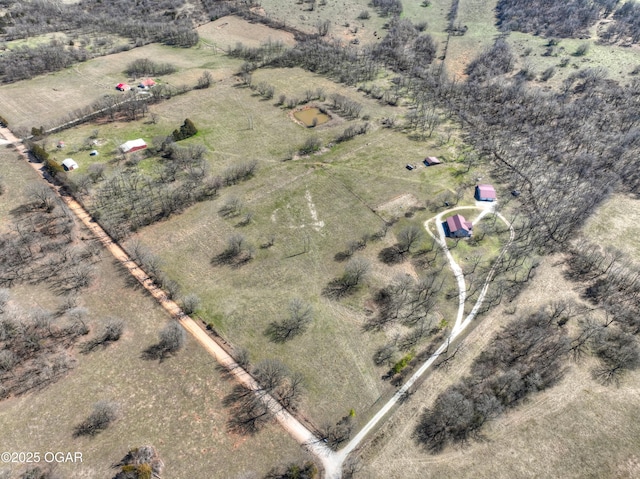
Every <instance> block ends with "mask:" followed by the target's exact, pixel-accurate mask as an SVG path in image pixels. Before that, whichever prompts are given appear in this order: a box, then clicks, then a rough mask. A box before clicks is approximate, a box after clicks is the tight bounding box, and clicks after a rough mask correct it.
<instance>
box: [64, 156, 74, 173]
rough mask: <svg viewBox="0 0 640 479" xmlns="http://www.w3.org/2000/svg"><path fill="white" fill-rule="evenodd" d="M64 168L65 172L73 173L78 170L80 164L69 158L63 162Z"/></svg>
mask: <svg viewBox="0 0 640 479" xmlns="http://www.w3.org/2000/svg"><path fill="white" fill-rule="evenodd" d="M62 167H63V168H64V171H73V170H75V169H76V168H78V163H76V162H75V161H74V160H73V158H67V159H66V160H64V161H63V162H62Z"/></svg>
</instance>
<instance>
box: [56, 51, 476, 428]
mask: <svg viewBox="0 0 640 479" xmlns="http://www.w3.org/2000/svg"><path fill="white" fill-rule="evenodd" d="M211 58H212V62H214V63H215V62H218V64H221V65H224V68H226V70H225V69H224V68H221V69H220V70H216V69H214V70H213V73H214V75H220V76H221V77H222V76H224V75H225V74H226V75H230V73H229V71H233V70H234V68H238V67H239V65H240V64H241V61H239V60H231V59H228V58H226V57H223V56H221V55H219V54H217V55H213V54H212V55H211ZM94 68H97V66H94ZM103 68H104V69H105V70H108V68H107V67H106V66H103ZM194 70H196V68H194V69H192V70H187V71H186V73H187V74H189V73H190V72H191V71H194ZM253 77H254V82H260V81H266V82H268V83H270V84H272V85H273V86H274V87H275V90H276V92H275V97H276V98H277V97H278V96H279V95H280V94H284V95H286V96H287V97H296V98H303V97H304V92H305V90H306V89H309V88H311V89H316V88H323V89H324V90H325V94H326V95H327V96H329V95H330V94H332V93H339V94H341V95H344V96H347V97H349V98H350V99H352V100H355V101H358V102H360V103H362V104H363V115H364V114H366V115H368V116H369V117H370V118H369V120H368V121H369V122H370V124H371V127H372V131H371V132H370V133H369V134H367V135H363V136H359V137H356V138H355V139H353V140H352V141H350V142H346V143H341V144H338V145H335V146H333V147H331V148H330V149H329V150H327V151H325V152H323V153H321V154H318V155H312V156H311V157H309V158H303V159H299V160H295V161H289V162H285V161H283V160H285V159H286V158H288V157H290V154H291V152H292V150H294V151H295V150H296V149H297V147H299V146H300V145H302V143H303V142H304V141H305V140H306V139H307V138H309V137H311V136H317V137H319V138H320V139H321V141H322V143H323V144H325V145H327V144H329V143H330V142H331V141H332V140H333V139H335V138H336V137H337V136H338V135H339V134H341V133H342V131H343V130H344V129H345V128H346V127H347V126H349V125H350V124H353V123H354V122H353V121H349V120H346V119H343V118H341V117H340V116H339V115H334V119H333V120H332V121H331V122H329V123H327V124H325V125H322V126H321V127H317V128H313V129H311V128H303V127H301V126H299V125H298V124H296V123H294V122H293V121H292V120H291V119H290V118H289V111H288V110H285V109H282V108H280V107H278V106H275V105H274V103H275V100H273V99H272V100H268V101H265V100H263V99H261V98H260V97H257V96H255V94H254V92H253V91H252V90H250V89H248V88H246V87H244V86H242V85H240V83H239V82H238V81H237V79H236V78H235V77H232V76H227V77H225V78H221V81H218V82H216V83H215V84H214V85H213V86H212V87H211V88H209V89H207V90H198V91H193V92H189V93H187V94H185V95H181V96H178V97H175V98H173V99H171V100H170V101H167V102H164V103H161V104H158V105H154V106H152V107H151V111H152V112H153V113H154V114H155V115H157V118H158V121H157V122H156V123H151V122H149V121H148V118H145V119H141V120H139V121H136V122H130V123H105V124H102V125H99V126H98V127H96V126H95V125H84V126H81V127H77V128H74V129H70V130H66V131H64V132H61V133H60V134H58V135H56V138H55V140H56V141H57V140H59V139H61V140H64V141H65V142H66V147H65V150H63V152H61V153H59V154H58V155H57V156H59V158H58V159H62V158H63V157H65V156H67V155H69V156H72V157H74V159H76V161H78V163H79V164H80V170H79V171H78V172H73V173H72V175H75V174H77V173H82V172H83V171H84V170H85V169H86V168H87V167H88V165H89V164H90V163H91V162H94V161H100V162H109V161H110V160H111V159H113V158H114V152H115V147H116V145H118V144H120V143H122V142H124V141H126V140H129V139H133V138H137V137H143V138H145V139H146V140H147V141H150V140H152V139H153V138H155V137H156V136H158V135H163V136H165V135H167V134H169V133H170V132H171V131H172V130H173V129H175V128H176V127H177V126H179V125H180V123H182V121H183V120H184V118H186V117H189V118H190V119H191V120H192V121H193V122H194V123H195V124H196V126H197V127H198V129H199V133H198V135H197V136H196V137H194V138H192V139H190V140H188V141H186V142H185V143H186V144H188V143H190V142H192V143H196V144H197V143H202V144H205V145H206V146H207V147H208V148H209V150H210V151H209V153H208V159H209V160H210V164H211V169H212V172H213V173H219V172H221V171H222V170H224V169H225V168H226V167H228V166H230V165H232V164H234V163H236V162H238V161H243V160H246V159H257V160H258V161H259V165H260V166H259V168H260V169H259V171H258V174H257V175H256V178H254V179H252V180H250V181H248V182H246V183H244V184H242V185H238V186H234V187H230V188H226V189H224V190H223V191H222V193H221V197H220V198H219V199H216V200H214V201H212V202H206V203H201V204H198V205H196V206H194V207H192V208H190V209H189V210H187V211H186V212H185V213H183V214H182V215H180V216H176V217H173V218H171V219H170V220H168V221H165V222H162V223H159V224H156V225H154V226H151V227H148V228H145V229H144V230H142V231H141V232H140V233H139V235H138V236H139V239H140V240H141V241H142V242H143V243H144V244H147V245H148V246H149V247H150V248H151V249H152V250H153V251H154V252H156V253H157V254H159V255H160V256H161V257H162V259H163V260H164V263H165V266H164V269H165V270H166V272H167V273H168V274H169V275H170V276H171V277H172V278H174V279H175V280H177V281H178V282H179V283H180V284H181V286H182V289H183V291H185V292H195V293H197V294H198V295H199V296H200V297H201V298H202V299H203V308H202V311H200V314H201V315H202V317H203V318H204V319H205V320H206V321H208V322H211V323H212V324H214V325H215V326H216V328H218V329H219V330H220V332H221V333H223V334H224V335H225V337H227V338H228V339H229V340H230V341H231V342H232V343H233V344H238V345H242V346H244V347H246V348H248V349H249V351H250V352H251V354H252V360H253V362H258V361H260V360H262V359H265V358H268V357H278V358H280V359H282V360H283V361H285V362H286V363H287V364H288V365H289V367H290V368H291V369H292V370H294V371H298V372H301V373H302V374H303V375H304V376H305V377H306V378H307V382H308V384H307V387H308V395H307V396H308V399H307V402H306V404H305V408H304V410H305V412H306V413H307V414H308V415H309V416H310V417H311V418H312V419H313V420H314V421H315V422H316V423H323V422H335V421H337V420H338V419H340V418H341V417H342V416H343V415H345V414H346V413H347V412H348V411H349V410H350V409H352V408H353V409H355V410H356V411H357V413H358V414H359V413H360V412H361V411H366V410H367V409H368V408H369V407H371V405H372V404H374V403H375V402H376V401H377V400H378V399H379V397H380V396H381V395H384V394H386V393H387V392H388V391H389V386H388V385H387V384H386V383H384V382H382V381H380V380H379V379H377V378H378V377H380V376H381V375H382V374H384V372H385V371H382V370H378V369H377V368H376V367H375V366H374V365H373V362H372V359H371V357H372V355H373V352H374V351H375V349H376V348H377V347H378V346H380V345H381V344H383V342H385V341H386V339H387V338H386V337H385V335H384V334H372V333H363V332H362V330H361V329H362V326H363V324H364V322H365V321H366V317H365V316H364V313H363V304H364V302H365V301H366V300H367V299H368V297H369V293H368V291H369V290H371V291H372V290H373V289H375V288H377V287H381V286H383V285H385V284H387V283H388V282H390V281H391V279H392V278H393V277H394V276H395V275H396V274H399V273H405V272H407V270H406V268H407V267H409V268H410V264H409V263H406V264H403V265H399V266H394V267H387V266H383V265H381V264H380V263H378V260H377V254H378V252H379V251H380V249H382V248H383V247H386V246H390V245H391V244H393V242H394V241H395V239H394V237H393V232H394V231H395V232H397V230H398V229H397V228H396V229H394V230H393V231H392V234H391V235H389V236H388V238H387V239H385V241H383V242H380V243H377V244H372V245H370V246H369V247H368V248H367V249H366V250H365V251H364V252H363V253H362V254H363V255H364V256H366V257H368V258H369V259H370V260H371V261H372V263H373V264H374V265H375V266H374V268H373V274H372V275H371V279H370V280H369V282H368V285H367V286H368V288H364V289H363V290H362V291H361V292H360V293H359V294H357V295H355V296H354V297H351V298H348V299H346V300H343V301H342V302H335V301H330V300H327V299H325V298H324V297H323V296H322V295H321V293H322V289H323V288H324V286H325V285H326V284H327V283H328V282H329V281H330V280H332V279H333V278H335V277H337V276H339V275H340V274H342V271H343V268H344V266H343V265H342V264H340V263H336V262H335V261H334V260H333V257H334V255H335V254H336V253H338V252H339V251H342V250H344V249H345V247H346V245H347V243H348V242H349V241H353V240H358V239H360V238H361V237H362V236H363V235H364V234H371V233H374V232H376V231H378V230H379V229H380V228H381V226H382V223H383V219H384V220H388V219H390V218H391V217H392V216H393V214H388V212H387V211H385V205H387V204H388V203H389V202H390V201H393V200H394V199H395V198H397V197H400V196H402V195H412V196H413V197H414V198H415V201H416V202H417V205H419V206H424V204H425V203H426V201H427V200H429V199H432V198H433V197H434V196H436V195H438V194H440V193H442V192H443V191H445V190H447V189H454V188H456V187H457V186H458V185H459V184H461V182H462V181H467V182H472V179H473V178H474V177H475V176H483V175H484V174H485V172H480V171H475V170H472V171H470V172H469V173H467V174H466V175H456V174H455V173H456V171H457V170H458V169H460V168H462V165H459V164H458V163H456V159H457V158H458V156H459V155H460V149H461V148H462V146H463V145H462V143H460V142H459V140H457V138H456V137H455V136H453V137H452V138H449V141H446V140H445V139H444V133H443V132H442V131H436V133H435V134H434V135H433V137H432V138H430V139H427V140H426V141H424V142H420V141H411V140H408V139H407V136H406V135H404V134H402V133H400V132H397V131H393V130H388V129H382V128H381V127H380V126H379V120H380V119H381V118H384V117H388V116H392V115H401V114H402V112H403V110H402V108H397V107H390V106H382V105H380V104H379V103H378V102H376V101H373V100H370V99H368V98H365V97H363V96H362V94H361V93H359V92H357V91H356V90H355V89H354V88H346V87H342V86H340V85H336V84H334V83H332V82H331V81H329V80H327V79H326V78H323V77H319V76H318V75H314V74H312V73H309V72H305V71H303V70H301V69H297V68H294V69H265V70H259V71H256V72H255V73H254V75H253ZM180 78H181V77H180V76H179V75H178V76H177V77H176V81H180ZM250 125H252V128H250ZM96 128H97V129H98V141H99V145H98V146H97V149H98V151H99V152H100V156H98V157H90V156H89V155H88V151H87V150H82V147H83V144H84V143H85V141H86V139H87V138H88V137H89V136H90V135H92V134H93V133H94V131H93V130H95V129H96ZM239 145H241V146H239ZM433 155H436V156H439V157H441V158H442V159H443V160H444V161H445V164H444V165H441V166H438V167H432V168H425V167H424V166H422V165H421V160H422V159H423V158H424V157H426V156H433ZM157 161H158V160H157V159H149V160H145V161H144V162H143V164H144V167H145V169H147V170H152V169H153V165H154V163H155V162H157ZM407 163H413V164H418V165H420V166H419V167H418V168H417V169H416V170H414V171H411V172H410V171H407V170H406V169H405V165H406V164H407ZM472 194H473V191H472V189H470V190H469V191H468V192H467V195H466V197H465V199H464V201H469V202H471V204H472V201H473V200H472V198H471V197H472ZM230 197H238V198H241V199H242V201H243V202H244V211H245V212H250V213H252V214H253V220H252V223H251V224H250V225H248V226H245V227H242V228H240V227H238V222H239V219H231V220H225V219H223V218H221V217H220V215H219V214H218V209H219V208H220V206H221V205H222V204H224V202H225V201H226V200H227V198H230ZM405 212H406V211H400V212H398V213H395V214H399V215H402V214H404V213H405ZM430 215H432V213H429V212H424V213H420V215H418V216H417V217H416V220H417V221H418V220H419V221H424V220H426V219H427V218H428V217H429V216H430ZM235 233H241V234H243V235H245V236H246V237H247V239H248V240H249V241H250V242H251V243H252V244H253V245H254V247H255V248H256V258H255V260H254V261H253V262H251V263H250V264H248V265H246V266H244V267H243V268H240V269H232V268H229V267H219V266H217V267H214V266H212V265H211V264H210V261H211V259H212V258H213V257H214V256H215V255H216V254H218V253H220V252H221V251H222V250H223V249H224V247H225V243H226V241H227V238H228V237H229V236H231V235H232V234H235ZM270 235H274V237H275V238H276V241H275V245H274V246H273V247H272V248H270V249H260V248H258V246H259V245H260V244H261V243H263V242H265V241H266V239H267V237H269V236H270ZM305 251H306V252H305ZM410 272H411V271H410ZM411 273H412V274H415V272H411ZM294 297H301V298H302V299H304V300H306V301H309V302H310V303H311V304H312V305H313V307H314V309H315V311H316V312H315V317H316V320H315V322H314V325H313V327H312V328H311V330H310V331H309V332H307V334H306V335H304V336H303V337H301V338H297V339H294V340H292V341H290V342H289V343H286V344H284V345H279V344H274V343H272V342H270V341H269V340H268V339H267V338H266V337H265V335H264V331H265V329H266V327H267V325H268V324H269V323H270V322H272V321H274V320H277V319H280V318H281V317H282V316H283V315H284V314H285V311H286V307H287V305H288V303H289V301H290V300H291V299H293V298H294ZM441 313H442V314H443V315H449V314H453V309H452V308H450V307H449V305H447V304H445V305H443V306H442V308H441ZM328 345H330V346H328ZM358 417H359V416H358Z"/></svg>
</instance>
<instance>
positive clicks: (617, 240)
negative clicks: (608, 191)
mask: <svg viewBox="0 0 640 479" xmlns="http://www.w3.org/2000/svg"><path fill="white" fill-rule="evenodd" d="M638 221H640V212H639V211H638V200H637V198H634V197H632V196H625V195H622V194H617V195H613V196H612V197H611V198H609V200H607V201H606V202H605V203H604V204H603V205H602V206H601V207H600V208H598V211H597V212H596V214H594V215H593V216H592V217H591V218H589V220H588V221H587V223H586V224H585V226H584V234H585V236H586V237H587V238H589V239H591V240H592V241H597V242H600V243H603V244H606V245H609V246H611V247H613V248H616V249H619V250H620V251H622V252H624V253H626V254H627V255H628V256H629V257H630V258H634V259H635V260H637V259H638V258H640V244H638V242H637V241H635V238H637V237H638V235H639V234H640V226H639V223H638Z"/></svg>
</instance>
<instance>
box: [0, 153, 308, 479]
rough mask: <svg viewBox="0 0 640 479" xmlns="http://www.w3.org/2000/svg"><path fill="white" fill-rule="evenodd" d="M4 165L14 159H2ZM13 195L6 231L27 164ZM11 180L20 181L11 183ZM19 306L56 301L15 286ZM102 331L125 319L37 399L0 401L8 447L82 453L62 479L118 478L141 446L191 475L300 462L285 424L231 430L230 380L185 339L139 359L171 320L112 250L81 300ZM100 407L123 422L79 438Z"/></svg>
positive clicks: (169, 470) (30, 174) (0, 219)
mask: <svg viewBox="0 0 640 479" xmlns="http://www.w3.org/2000/svg"><path fill="white" fill-rule="evenodd" d="M2 156H3V157H2V160H3V164H5V165H6V164H8V162H9V161H14V160H13V159H12V158H8V159H7V158H5V155H4V152H3V154H2ZM7 170H9V171H10V174H11V175H15V178H13V176H11V177H8V176H7V175H5V178H9V179H11V183H10V185H9V189H8V193H11V195H10V196H6V198H5V197H4V196H3V198H2V203H0V206H1V208H0V224H2V225H6V223H7V222H8V219H9V218H8V215H7V210H8V209H10V208H13V207H15V206H18V205H19V204H20V203H21V202H22V201H23V199H24V197H23V196H21V191H22V184H24V183H28V182H29V181H36V179H37V176H36V174H35V172H34V171H33V170H32V169H31V168H30V167H29V166H28V165H27V164H26V163H24V162H16V163H15V164H14V165H13V167H12V168H7ZM14 180H15V181H14ZM11 292H12V297H13V298H14V300H15V302H16V303H17V304H18V305H20V306H21V307H23V308H25V309H30V308H33V307H34V306H36V305H39V306H41V307H44V308H49V309H55V308H56V307H57V305H58V303H59V300H58V299H57V298H56V297H55V296H54V295H53V294H52V293H51V291H50V290H49V289H48V288H47V287H46V285H41V286H38V287H27V286H16V287H14V288H12V290H11ZM81 303H82V305H83V306H85V307H87V309H88V310H89V312H90V318H91V324H92V326H93V327H98V326H99V324H100V323H101V322H102V321H104V320H105V318H107V317H109V316H115V317H119V318H122V319H124V320H125V324H126V326H125V333H124V334H123V337H122V338H121V339H120V341H118V342H117V343H116V344H113V345H111V346H109V347H108V348H106V349H104V350H98V351H95V352H93V353H91V354H88V355H81V354H79V353H78V352H77V351H75V350H73V351H71V353H72V354H74V356H75V357H76V358H77V361H78V362H77V367H76V368H75V369H74V370H72V371H71V373H70V374H69V375H68V376H66V377H65V378H63V379H62V380H60V381H59V382H57V383H55V384H53V385H52V386H50V387H48V388H46V389H44V390H42V391H38V392H34V393H31V394H27V395H25V396H22V397H19V398H12V399H8V400H5V401H2V402H0V430H2V444H3V447H4V450H9V451H40V452H42V453H44V452H46V451H79V452H82V454H83V462H82V464H72V463H67V464H60V466H59V467H58V472H59V473H60V474H61V475H62V476H63V477H68V478H80V477H105V478H106V477H112V476H113V475H114V474H115V470H114V469H112V464H114V463H116V462H117V461H119V460H120V459H121V458H122V457H123V456H124V454H126V452H127V451H128V450H129V449H130V448H132V447H135V446H140V445H144V444H152V445H154V446H156V448H157V449H158V451H159V453H160V455H161V457H162V458H163V460H164V462H165V464H166V469H165V475H166V476H167V477H174V478H193V477H220V478H222V477H224V478H236V477H238V478H239V477H248V476H250V475H251V474H254V475H255V476H256V477H262V475H264V474H266V472H267V471H268V470H269V469H270V468H271V467H273V466H275V465H277V464H280V463H281V462H289V461H297V460H302V459H303V458H304V457H305V455H304V453H303V451H302V450H301V449H300V447H299V446H298V445H297V444H296V443H295V442H294V441H293V440H292V439H291V438H289V436H288V435H287V434H286V433H285V432H283V431H282V430H281V429H280V428H279V426H277V425H273V426H269V427H268V428H267V429H265V430H264V431H262V432H260V433H259V434H258V435H256V436H253V437H241V436H235V435H233V434H229V433H227V432H226V422H227V420H228V419H229V416H228V414H227V410H226V408H225V407H224V406H223V404H222V399H223V398H224V396H225V395H226V394H227V393H229V391H230V389H231V386H232V383H230V382H228V381H225V380H222V379H221V377H220V373H219V372H218V371H217V369H216V363H215V360H214V359H213V358H211V357H210V356H208V355H207V354H206V353H205V352H204V351H203V350H202V349H201V348H200V346H199V345H198V344H196V343H195V342H193V341H192V340H191V339H190V338H188V339H187V344H186V347H185V349H183V350H182V351H180V352H179V353H178V354H177V355H176V356H175V357H172V358H170V359H168V360H166V361H164V362H162V363H159V362H154V361H147V360H144V359H142V358H141V353H142V350H143V349H144V348H145V347H147V346H150V345H152V344H154V343H155V342H156V341H157V335H158V331H159V330H160V329H161V328H162V327H163V326H164V324H165V323H166V322H167V321H168V317H167V316H166V314H165V312H164V311H163V310H161V309H160V308H159V307H158V306H157V305H156V304H155V302H154V301H153V300H152V299H151V298H149V297H148V296H146V295H145V294H144V293H142V292H141V291H140V290H139V289H137V288H132V287H131V285H130V284H129V283H128V282H127V280H126V278H125V276H124V273H123V271H122V270H121V269H120V268H119V267H117V266H114V264H113V263H112V259H111V257H109V256H108V255H107V254H106V253H103V255H102V256H101V260H100V262H99V263H98V264H97V271H96V274H95V280H94V283H93V284H92V286H91V287H90V288H89V289H88V290H86V291H84V292H83V293H82V294H81ZM99 400H115V401H117V402H118V403H119V404H120V408H121V417H120V419H119V420H118V421H117V422H116V423H114V424H113V426H112V427H111V428H109V429H108V430H106V431H104V432H103V433H101V434H99V435H98V436H96V437H95V438H73V437H72V433H73V428H74V427H75V426H76V425H77V424H78V423H79V422H80V421H82V420H83V419H84V418H85V417H86V416H87V415H88V414H89V412H90V411H91V407H92V404H94V403H95V402H96V401H99ZM21 470H22V468H21V466H17V465H16V466H15V467H13V469H12V466H10V465H8V464H3V465H2V466H0V476H2V477H6V476H5V475H4V474H8V475H9V477H15V474H17V473H18V471H21Z"/></svg>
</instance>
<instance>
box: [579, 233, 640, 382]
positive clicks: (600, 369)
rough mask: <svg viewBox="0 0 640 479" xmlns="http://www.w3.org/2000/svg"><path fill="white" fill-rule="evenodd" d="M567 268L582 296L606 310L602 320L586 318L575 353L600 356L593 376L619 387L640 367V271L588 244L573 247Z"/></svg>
mask: <svg viewBox="0 0 640 479" xmlns="http://www.w3.org/2000/svg"><path fill="white" fill-rule="evenodd" d="M567 265H568V267H569V270H568V274H569V276H570V277H571V278H572V279H574V280H577V281H580V283H581V284H582V285H583V288H584V289H583V295H584V297H585V298H586V299H587V300H589V301H590V302H591V303H592V304H594V305H596V306H598V307H599V308H600V309H601V310H602V311H604V317H600V318H598V317H594V316H591V315H584V316H583V318H582V320H581V321H580V322H579V326H580V333H579V335H578V336H577V337H576V338H575V339H574V341H573V343H572V350H573V351H574V353H575V354H576V355H579V354H582V353H584V352H591V353H592V354H593V355H595V356H596V357H598V358H599V359H600V360H601V361H600V364H599V365H598V366H597V367H596V368H595V369H594V371H593V375H594V377H595V378H597V379H599V380H600V381H602V382H603V383H605V384H607V383H617V382H619V381H620V378H621V377H622V376H623V374H624V373H625V372H626V371H628V370H633V369H637V368H638V367H640V340H639V335H640V320H639V319H638V318H639V313H640V281H639V278H640V274H639V273H640V270H639V269H638V268H637V267H636V266H635V265H633V264H629V262H628V260H627V259H626V258H625V255H624V254H622V253H621V252H619V251H616V250H605V249H603V248H602V247H601V246H599V245H596V244H593V243H590V242H588V241H586V240H581V241H578V242H576V243H575V244H574V245H572V246H571V248H570V250H569V255H568V257H567Z"/></svg>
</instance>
